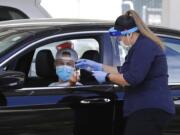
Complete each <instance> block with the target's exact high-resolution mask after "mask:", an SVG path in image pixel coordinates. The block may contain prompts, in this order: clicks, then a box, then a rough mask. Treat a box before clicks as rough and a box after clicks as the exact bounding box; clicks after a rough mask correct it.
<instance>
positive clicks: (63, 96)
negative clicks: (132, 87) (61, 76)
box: [0, 85, 115, 135]
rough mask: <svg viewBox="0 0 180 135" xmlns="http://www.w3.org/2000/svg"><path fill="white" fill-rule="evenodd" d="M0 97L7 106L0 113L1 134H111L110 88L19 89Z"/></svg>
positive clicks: (111, 92) (111, 103)
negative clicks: (5, 101) (4, 100)
mask: <svg viewBox="0 0 180 135" xmlns="http://www.w3.org/2000/svg"><path fill="white" fill-rule="evenodd" d="M3 94H4V95H5V97H6V100H7V106H5V107H1V110H0V119H1V121H0V125H1V126H0V130H1V134H36V135H39V134H62V135H69V134H78V135H79V134H92V133H93V134H102V133H103V134H111V133H112V122H113V121H112V118H113V110H114V106H113V103H114V98H115V97H114V93H113V85H102V86H100V85H89V86H79V87H69V88H59V87H52V88H51V87H38V88H22V89H16V90H10V91H6V92H3ZM99 125H101V126H99ZM7 129H8V130H7Z"/></svg>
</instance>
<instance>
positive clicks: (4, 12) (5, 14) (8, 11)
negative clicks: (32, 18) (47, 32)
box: [0, 6, 28, 21]
mask: <svg viewBox="0 0 180 135" xmlns="http://www.w3.org/2000/svg"><path fill="white" fill-rule="evenodd" d="M14 19H28V16H27V15H26V14H24V13H23V12H22V11H20V10H18V9H15V8H11V7H5V6H0V21H5V20H14Z"/></svg>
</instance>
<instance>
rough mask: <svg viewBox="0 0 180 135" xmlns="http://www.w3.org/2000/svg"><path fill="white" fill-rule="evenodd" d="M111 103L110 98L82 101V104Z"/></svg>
mask: <svg viewBox="0 0 180 135" xmlns="http://www.w3.org/2000/svg"><path fill="white" fill-rule="evenodd" d="M109 102H111V99H109V98H90V99H83V100H81V101H80V103H81V104H104V103H109Z"/></svg>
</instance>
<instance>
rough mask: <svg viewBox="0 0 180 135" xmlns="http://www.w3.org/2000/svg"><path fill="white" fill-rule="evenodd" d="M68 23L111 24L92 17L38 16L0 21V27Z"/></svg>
mask: <svg viewBox="0 0 180 135" xmlns="http://www.w3.org/2000/svg"><path fill="white" fill-rule="evenodd" d="M68 24H102V25H103V24H104V25H106V24H113V22H112V21H108V20H93V19H64V18H39V19H18V20H10V21H1V22H0V28H1V27H18V26H38V25H40V26H57V25H58V26H59V25H68Z"/></svg>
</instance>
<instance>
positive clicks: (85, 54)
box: [26, 38, 100, 87]
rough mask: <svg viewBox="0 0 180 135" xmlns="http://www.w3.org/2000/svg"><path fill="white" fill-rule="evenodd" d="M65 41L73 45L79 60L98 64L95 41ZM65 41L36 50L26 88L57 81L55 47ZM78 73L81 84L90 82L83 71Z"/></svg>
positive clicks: (90, 39) (98, 57)
mask: <svg viewBox="0 0 180 135" xmlns="http://www.w3.org/2000/svg"><path fill="white" fill-rule="evenodd" d="M66 41H68V42H71V43H72V44H73V48H74V50H75V51H76V52H77V54H78V58H79V59H80V58H86V59H91V60H95V61H99V62H100V54H99V43H98V42H97V40H95V39H93V38H84V39H71V40H66ZM66 41H59V42H53V43H49V44H46V45H44V46H41V47H39V48H36V50H35V52H34V55H33V58H32V62H31V66H30V70H29V73H28V80H27V81H28V83H27V84H26V86H28V87H42V86H48V85H49V84H50V83H52V82H57V81H58V79H57V76H56V74H55V65H54V60H55V55H56V52H57V50H56V46H58V45H60V44H62V43H64V42H66ZM79 72H80V80H81V81H82V83H84V82H87V83H88V81H91V80H92V76H91V75H89V79H88V77H87V76H88V75H87V74H86V73H84V71H79ZM90 76H91V77H90ZM84 84H86V83H84ZM90 84H92V83H90Z"/></svg>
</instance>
